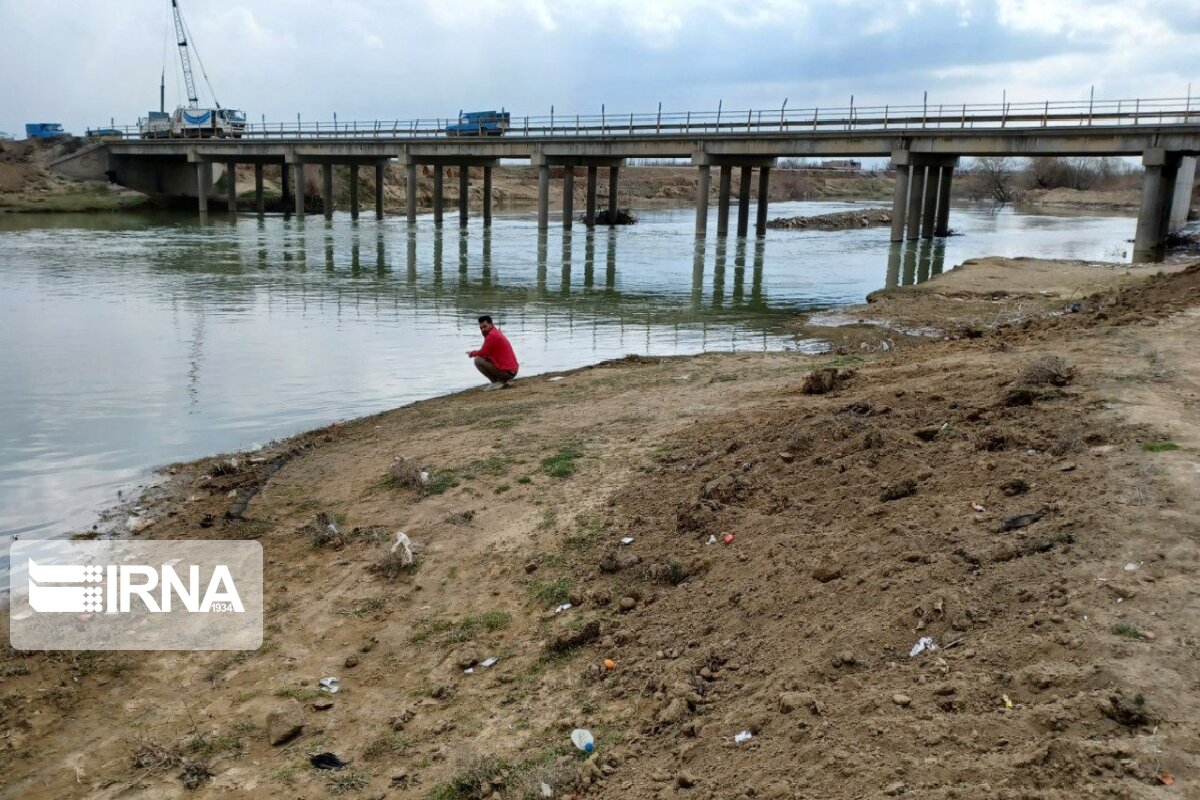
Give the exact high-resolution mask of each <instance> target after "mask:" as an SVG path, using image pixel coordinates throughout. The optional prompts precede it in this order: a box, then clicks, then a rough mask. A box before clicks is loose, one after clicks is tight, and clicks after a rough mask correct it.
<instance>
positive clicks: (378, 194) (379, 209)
mask: <svg viewBox="0 0 1200 800" xmlns="http://www.w3.org/2000/svg"><path fill="white" fill-rule="evenodd" d="M386 177H387V164H384V163H382V162H381V163H379V164H376V165H375V219H383V182H384V179H385V178H386ZM381 246H382V245H381Z"/></svg>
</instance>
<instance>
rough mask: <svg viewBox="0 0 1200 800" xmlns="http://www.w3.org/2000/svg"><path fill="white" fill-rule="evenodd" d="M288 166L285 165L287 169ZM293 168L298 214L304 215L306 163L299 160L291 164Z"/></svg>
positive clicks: (299, 215) (298, 215)
mask: <svg viewBox="0 0 1200 800" xmlns="http://www.w3.org/2000/svg"><path fill="white" fill-rule="evenodd" d="M286 168H287V167H285V169H286ZM291 169H292V170H294V171H295V177H296V179H295V180H294V181H292V183H294V184H296V187H295V191H294V198H295V201H296V216H297V217H303V216H304V189H305V187H304V163H303V162H301V161H297V162H295V163H293V164H292V165H291Z"/></svg>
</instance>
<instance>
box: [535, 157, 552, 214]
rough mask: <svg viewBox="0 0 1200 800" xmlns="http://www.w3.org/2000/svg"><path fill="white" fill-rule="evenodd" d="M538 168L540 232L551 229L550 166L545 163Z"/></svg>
mask: <svg viewBox="0 0 1200 800" xmlns="http://www.w3.org/2000/svg"><path fill="white" fill-rule="evenodd" d="M537 168H538V230H539V231H544V230H546V229H547V228H548V227H550V165H549V164H547V163H546V162H545V161H543V162H541V163H539V164H538V165H537Z"/></svg>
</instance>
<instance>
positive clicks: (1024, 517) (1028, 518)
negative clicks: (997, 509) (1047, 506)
mask: <svg viewBox="0 0 1200 800" xmlns="http://www.w3.org/2000/svg"><path fill="white" fill-rule="evenodd" d="M1041 518H1042V512H1040V511H1035V512H1034V513H1032V514H1021V515H1020V516H1018V517H1009V518H1008V519H1006V520H1004V522H1003V523H1002V524H1001V525H1000V531H1001V532H1002V533H1007V532H1008V531H1018V530H1020V529H1021V528H1027V527H1029V526H1030V525H1032V524H1033V523H1035V522H1037V521H1038V520H1039V519H1041Z"/></svg>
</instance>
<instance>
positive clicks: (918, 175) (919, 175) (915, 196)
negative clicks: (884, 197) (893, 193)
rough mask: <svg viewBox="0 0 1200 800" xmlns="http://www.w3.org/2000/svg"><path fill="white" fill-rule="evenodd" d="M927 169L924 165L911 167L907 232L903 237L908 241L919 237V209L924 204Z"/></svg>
mask: <svg viewBox="0 0 1200 800" xmlns="http://www.w3.org/2000/svg"><path fill="white" fill-rule="evenodd" d="M927 171H928V170H927V168H926V166H925V165H924V164H913V165H912V177H911V179H910V180H909V188H908V213H907V215H906V216H907V218H908V219H907V221H908V231H907V233H906V234H905V237H906V238H907V239H909V240H910V241H911V240H913V239H916V238H918V237H919V236H920V235H921V209H922V208H923V207H924V204H925V184H926V175H925V173H926V172H927Z"/></svg>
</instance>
